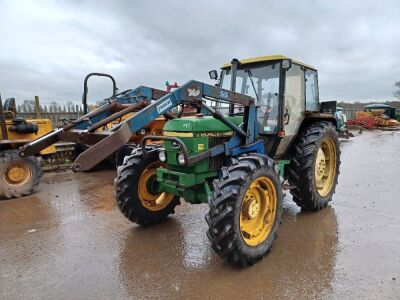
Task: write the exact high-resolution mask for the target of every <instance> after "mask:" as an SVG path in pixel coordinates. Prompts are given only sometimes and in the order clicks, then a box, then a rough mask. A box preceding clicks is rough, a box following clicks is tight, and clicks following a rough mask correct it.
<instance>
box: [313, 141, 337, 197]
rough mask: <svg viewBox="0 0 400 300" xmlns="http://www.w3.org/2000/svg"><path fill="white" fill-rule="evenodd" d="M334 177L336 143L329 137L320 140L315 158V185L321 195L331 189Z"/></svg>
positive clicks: (324, 195) (325, 194) (326, 193)
mask: <svg viewBox="0 0 400 300" xmlns="http://www.w3.org/2000/svg"><path fill="white" fill-rule="evenodd" d="M335 177H336V145H335V143H334V142H333V140H332V139H331V138H326V139H324V140H323V141H322V143H321V146H320V147H319V149H318V152H317V159H316V160H315V186H316V188H317V192H318V194H319V195H320V196H321V197H326V196H327V195H328V194H329V193H330V192H331V190H332V187H333V184H334V181H335Z"/></svg>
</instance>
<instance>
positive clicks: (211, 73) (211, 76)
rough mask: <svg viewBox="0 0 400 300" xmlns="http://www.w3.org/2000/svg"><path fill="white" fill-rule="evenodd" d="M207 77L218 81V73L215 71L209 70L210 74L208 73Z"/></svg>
mask: <svg viewBox="0 0 400 300" xmlns="http://www.w3.org/2000/svg"><path fill="white" fill-rule="evenodd" d="M208 75H210V78H211V79H212V80H217V79H218V72H217V70H211V71H210V72H208Z"/></svg>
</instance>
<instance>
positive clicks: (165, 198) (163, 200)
mask: <svg viewBox="0 0 400 300" xmlns="http://www.w3.org/2000/svg"><path fill="white" fill-rule="evenodd" d="M161 165H162V164H161V163H159V162H153V163H151V164H150V165H148V166H147V168H146V169H145V170H144V171H143V172H142V174H141V175H140V178H139V183H138V184H139V186H138V192H139V199H140V202H141V204H142V205H143V206H144V207H145V208H146V209H148V210H150V211H159V210H162V209H163V208H165V207H167V205H168V204H169V203H170V202H171V200H172V199H173V198H174V195H173V194H170V193H165V192H164V193H158V194H154V193H152V192H151V191H150V190H149V188H150V185H151V184H154V183H155V180H156V174H157V168H158V167H160V166H161Z"/></svg>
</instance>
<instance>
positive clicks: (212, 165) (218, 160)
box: [208, 136, 231, 170]
mask: <svg viewBox="0 0 400 300" xmlns="http://www.w3.org/2000/svg"><path fill="white" fill-rule="evenodd" d="M230 138H231V137H230V136H223V137H210V138H209V140H208V149H210V148H212V147H214V146H218V145H221V144H223V143H225V142H227V141H229V139H230ZM223 165H224V157H223V156H222V155H218V156H216V157H212V158H210V160H209V162H208V168H209V169H210V170H215V169H220V168H222V166H223Z"/></svg>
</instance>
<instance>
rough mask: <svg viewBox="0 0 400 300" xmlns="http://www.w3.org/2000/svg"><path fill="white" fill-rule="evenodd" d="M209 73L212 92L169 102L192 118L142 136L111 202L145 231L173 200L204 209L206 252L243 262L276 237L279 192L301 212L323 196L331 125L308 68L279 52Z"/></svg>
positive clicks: (331, 162) (335, 154) (333, 135)
mask: <svg viewBox="0 0 400 300" xmlns="http://www.w3.org/2000/svg"><path fill="white" fill-rule="evenodd" d="M210 77H211V78H212V79H217V80H218V83H217V85H216V86H217V87H213V89H211V88H210V87H209V86H208V85H205V84H199V83H197V82H194V83H193V82H189V83H188V84H186V85H184V86H183V87H182V88H180V89H177V90H176V91H175V92H176V94H174V95H175V96H174V97H172V96H171V97H172V98H171V99H176V98H177V97H183V98H185V97H186V98H185V100H184V101H182V103H185V104H191V105H193V104H196V105H197V107H198V114H197V115H196V116H192V117H182V118H175V119H171V120H169V121H168V122H167V123H166V124H165V126H164V128H163V136H147V137H145V138H144V139H143V140H142V143H141V147H138V148H135V149H134V150H133V151H132V154H131V155H130V156H127V157H125V160H124V163H123V165H122V166H120V167H119V168H118V176H117V178H116V179H115V186H116V200H117V205H118V207H119V209H120V210H121V212H122V213H123V214H124V215H125V216H126V217H127V218H128V219H129V220H131V221H133V222H135V223H137V224H139V225H141V226H150V225H154V224H156V223H159V222H160V221H163V220H165V219H166V218H167V217H168V216H169V215H170V214H173V213H174V208H175V207H176V206H177V205H179V203H180V198H184V199H185V201H187V202H189V203H193V204H194V203H208V204H209V208H210V209H209V212H208V213H207V214H206V217H205V218H206V221H207V224H208V231H207V236H208V238H209V240H210V242H211V245H212V248H213V249H214V250H215V251H216V252H217V253H218V254H219V255H220V256H221V257H222V258H224V259H225V260H227V261H229V262H231V263H233V264H235V265H241V266H247V265H252V264H254V263H255V262H256V261H258V260H259V259H261V258H262V257H263V256H264V255H265V254H266V253H267V252H269V250H270V249H271V247H272V243H273V241H274V240H275V238H276V236H277V231H278V227H279V225H280V223H281V219H282V211H283V198H284V196H283V190H285V189H286V190H287V189H289V190H290V192H291V194H292V195H293V200H294V202H295V203H297V205H299V206H300V207H301V208H302V209H304V210H312V211H319V210H320V209H322V208H324V207H325V206H327V204H328V202H329V201H331V200H332V195H333V193H334V191H335V187H336V184H337V179H338V174H339V165H340V150H339V140H338V133H337V129H336V120H335V117H334V115H333V114H330V113H324V112H323V111H324V107H323V106H324V105H323V103H321V104H320V103H319V96H318V76H317V70H316V69H315V68H313V67H311V66H309V65H306V64H303V63H301V62H298V61H295V60H291V59H289V58H287V57H285V56H280V55H277V56H263V57H256V58H251V59H244V60H240V61H238V60H236V59H234V60H232V62H231V63H228V64H225V65H224V66H223V67H222V70H221V73H220V76H218V72H216V71H215V70H213V71H211V72H210ZM218 77H219V78H218ZM209 90H210V92H209ZM213 95H214V96H213ZM215 95H216V96H215ZM189 100H190V101H189ZM164 103H166V102H164ZM179 103H181V102H179ZM150 141H155V142H156V141H158V142H159V141H163V144H161V145H160V144H159V143H158V144H154V143H153V144H150V143H149V142H150Z"/></svg>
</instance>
